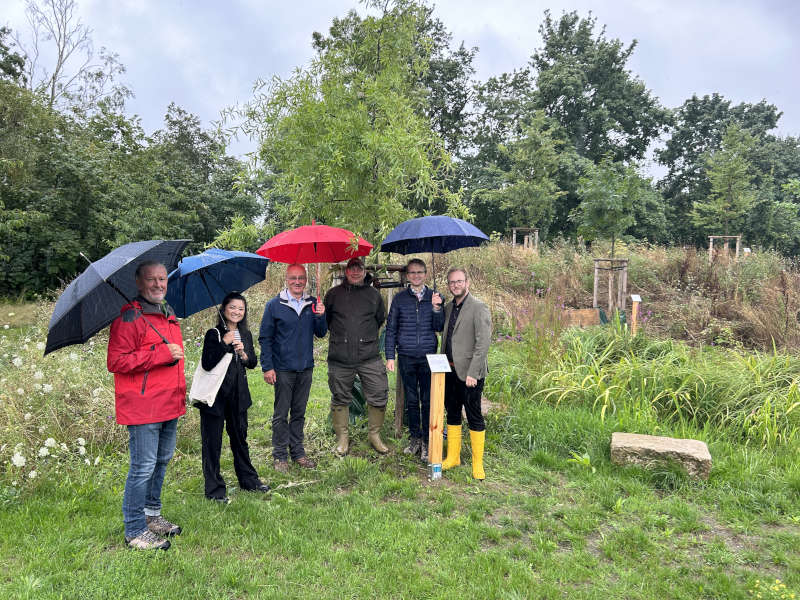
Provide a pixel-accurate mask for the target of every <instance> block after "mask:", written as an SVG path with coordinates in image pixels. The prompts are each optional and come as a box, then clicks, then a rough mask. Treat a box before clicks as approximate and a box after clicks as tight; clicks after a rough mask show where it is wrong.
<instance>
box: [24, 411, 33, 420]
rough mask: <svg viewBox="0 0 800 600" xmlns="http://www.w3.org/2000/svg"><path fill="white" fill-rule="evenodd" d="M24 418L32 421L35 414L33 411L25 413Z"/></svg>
mask: <svg viewBox="0 0 800 600" xmlns="http://www.w3.org/2000/svg"><path fill="white" fill-rule="evenodd" d="M22 418H23V419H25V420H26V421H30V420H31V419H32V418H33V415H32V414H31V413H25V414H24V415H23V416H22Z"/></svg>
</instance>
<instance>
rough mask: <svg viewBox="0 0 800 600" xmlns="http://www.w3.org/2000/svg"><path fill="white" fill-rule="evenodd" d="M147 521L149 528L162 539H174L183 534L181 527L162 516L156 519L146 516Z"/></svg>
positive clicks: (157, 516)
mask: <svg viewBox="0 0 800 600" xmlns="http://www.w3.org/2000/svg"><path fill="white" fill-rule="evenodd" d="M145 521H147V528H148V529H149V530H150V531H152V532H153V533H155V534H156V535H160V536H161V537H172V536H173V535H180V533H181V528H180V527H178V526H177V525H175V523H170V522H169V521H167V520H166V519H165V518H164V517H162V516H161V515H156V516H155V517H151V516H145Z"/></svg>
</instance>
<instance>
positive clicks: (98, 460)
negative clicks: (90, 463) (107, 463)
mask: <svg viewBox="0 0 800 600" xmlns="http://www.w3.org/2000/svg"><path fill="white" fill-rule="evenodd" d="M94 464H95V466H97V465H99V464H100V457H99V456H98V457H96V458H95V459H94Z"/></svg>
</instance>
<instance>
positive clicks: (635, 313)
mask: <svg viewBox="0 0 800 600" xmlns="http://www.w3.org/2000/svg"><path fill="white" fill-rule="evenodd" d="M631 301H633V307H632V308H631V334H633V335H636V329H637V326H638V325H639V302H641V301H642V297H641V296H640V295H639V294H631Z"/></svg>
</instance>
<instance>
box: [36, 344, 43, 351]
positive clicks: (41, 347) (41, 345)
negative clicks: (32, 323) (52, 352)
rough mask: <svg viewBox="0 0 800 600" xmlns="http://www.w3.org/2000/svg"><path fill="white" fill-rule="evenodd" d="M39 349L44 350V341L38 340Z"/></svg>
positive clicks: (37, 346)
mask: <svg viewBox="0 0 800 600" xmlns="http://www.w3.org/2000/svg"><path fill="white" fill-rule="evenodd" d="M36 349H37V350H44V342H36Z"/></svg>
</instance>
